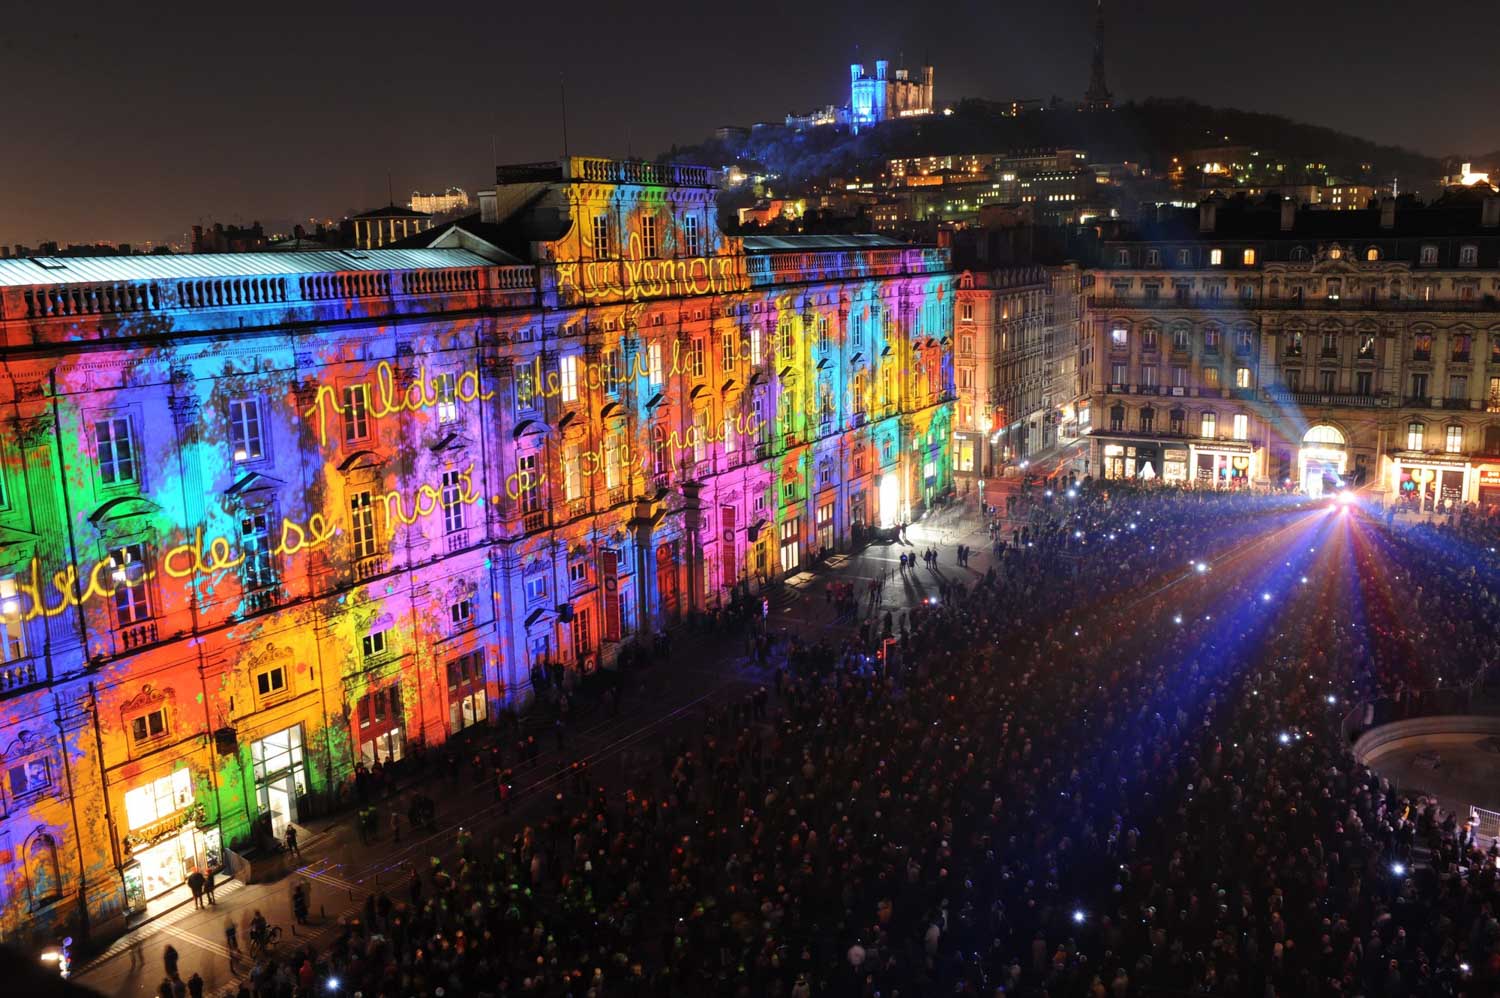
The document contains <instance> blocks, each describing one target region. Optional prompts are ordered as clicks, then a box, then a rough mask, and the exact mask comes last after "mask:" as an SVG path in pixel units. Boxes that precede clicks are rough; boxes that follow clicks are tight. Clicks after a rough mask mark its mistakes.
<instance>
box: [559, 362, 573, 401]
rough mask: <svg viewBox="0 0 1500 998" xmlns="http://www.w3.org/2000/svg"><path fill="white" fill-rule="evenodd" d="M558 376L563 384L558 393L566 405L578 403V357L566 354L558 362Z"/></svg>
mask: <svg viewBox="0 0 1500 998" xmlns="http://www.w3.org/2000/svg"><path fill="white" fill-rule="evenodd" d="M557 371H558V376H559V378H560V380H561V382H562V384H561V386H560V387H559V389H558V391H559V393H560V394H561V395H562V401H563V404H564V405H568V404H570V403H573V402H577V401H578V357H577V356H576V355H575V354H565V355H564V356H562V357H561V358H560V359H559V360H558V362H557Z"/></svg>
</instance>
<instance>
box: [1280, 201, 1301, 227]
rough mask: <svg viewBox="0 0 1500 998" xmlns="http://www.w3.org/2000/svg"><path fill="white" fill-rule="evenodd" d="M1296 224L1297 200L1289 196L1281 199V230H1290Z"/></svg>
mask: <svg viewBox="0 0 1500 998" xmlns="http://www.w3.org/2000/svg"><path fill="white" fill-rule="evenodd" d="M1296 224H1297V202H1295V201H1293V200H1292V199H1291V198H1282V199H1281V231H1282V232H1291V231H1292V229H1293V228H1294V227H1295V226H1296Z"/></svg>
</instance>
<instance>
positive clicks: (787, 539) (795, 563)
mask: <svg viewBox="0 0 1500 998" xmlns="http://www.w3.org/2000/svg"><path fill="white" fill-rule="evenodd" d="M777 533H778V536H779V538H780V540H781V574H783V575H786V574H788V573H790V572H795V571H797V570H798V569H799V568H801V567H802V517H800V516H791V517H788V518H787V519H785V520H783V521H782V522H781V526H780V527H779V528H777Z"/></svg>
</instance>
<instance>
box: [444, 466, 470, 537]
mask: <svg viewBox="0 0 1500 998" xmlns="http://www.w3.org/2000/svg"><path fill="white" fill-rule="evenodd" d="M439 498H440V500H441V501H442V504H443V533H445V534H456V533H458V532H459V531H460V530H463V529H464V502H463V489H462V484H461V483H460V481H459V473H458V472H457V471H445V472H443V484H442V489H441V491H440V492H439Z"/></svg>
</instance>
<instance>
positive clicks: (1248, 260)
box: [1240, 249, 1255, 267]
mask: <svg viewBox="0 0 1500 998" xmlns="http://www.w3.org/2000/svg"><path fill="white" fill-rule="evenodd" d="M1240 258H1241V261H1242V262H1243V263H1244V264H1245V266H1247V267H1253V266H1255V250H1253V249H1247V250H1245V252H1244V253H1242V254H1240Z"/></svg>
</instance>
